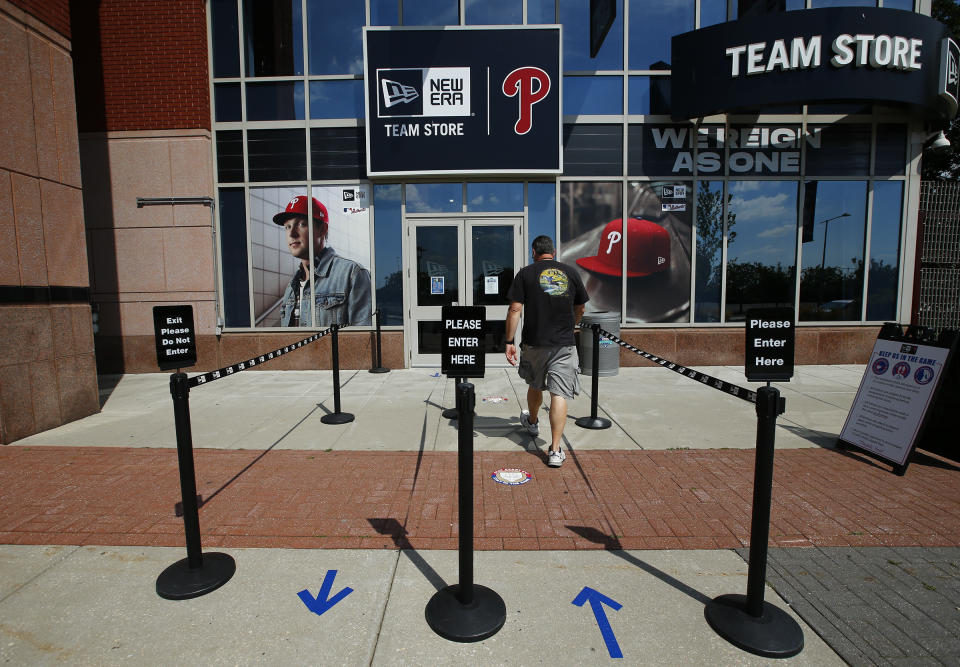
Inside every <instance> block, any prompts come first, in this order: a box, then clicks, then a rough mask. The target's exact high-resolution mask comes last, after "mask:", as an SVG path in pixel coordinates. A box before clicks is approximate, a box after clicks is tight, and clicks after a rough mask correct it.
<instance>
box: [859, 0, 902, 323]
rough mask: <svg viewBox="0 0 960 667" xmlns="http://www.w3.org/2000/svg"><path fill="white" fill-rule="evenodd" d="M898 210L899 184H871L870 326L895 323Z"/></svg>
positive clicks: (868, 309) (898, 238) (868, 292)
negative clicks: (872, 323) (873, 323)
mask: <svg viewBox="0 0 960 667" xmlns="http://www.w3.org/2000/svg"><path fill="white" fill-rule="evenodd" d="M884 6H886V5H884ZM902 207H903V182H902V181H875V182H874V184H873V217H872V219H871V221H870V270H869V273H868V274H867V275H868V278H867V319H868V320H871V321H874V322H895V321H896V320H897V278H898V276H899V274H900V219H901V211H902Z"/></svg>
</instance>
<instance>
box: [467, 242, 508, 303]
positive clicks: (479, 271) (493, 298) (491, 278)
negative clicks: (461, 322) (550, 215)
mask: <svg viewBox="0 0 960 667" xmlns="http://www.w3.org/2000/svg"><path fill="white" fill-rule="evenodd" d="M513 241H514V238H513V225H483V224H474V225H470V248H471V262H470V265H471V267H472V268H473V271H472V273H473V275H472V276H470V284H471V285H472V288H471V289H472V293H473V294H472V296H473V305H475V306H508V305H510V300H509V299H508V298H507V290H508V289H510V283H512V282H513V276H514V275H515V274H516V272H517V267H515V266H514V265H513Z"/></svg>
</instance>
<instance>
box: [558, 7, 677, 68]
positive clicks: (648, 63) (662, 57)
mask: <svg viewBox="0 0 960 667" xmlns="http://www.w3.org/2000/svg"><path fill="white" fill-rule="evenodd" d="M694 4H695V3H694V0H660V1H659V2H647V1H646V0H630V69H669V63H670V39H671V38H672V37H673V36H674V35H679V34H681V33H684V32H689V31H690V30H693V28H694V25H693V21H694ZM564 28H566V25H564ZM664 64H666V65H668V67H664V66H663V65H664Z"/></svg>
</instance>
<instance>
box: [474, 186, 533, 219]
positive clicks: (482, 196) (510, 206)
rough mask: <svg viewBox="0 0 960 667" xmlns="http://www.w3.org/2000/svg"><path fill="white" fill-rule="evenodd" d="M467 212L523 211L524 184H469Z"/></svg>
mask: <svg viewBox="0 0 960 667" xmlns="http://www.w3.org/2000/svg"><path fill="white" fill-rule="evenodd" d="M467 210H468V211H472V212H478V211H493V212H496V211H522V210H523V183H467Z"/></svg>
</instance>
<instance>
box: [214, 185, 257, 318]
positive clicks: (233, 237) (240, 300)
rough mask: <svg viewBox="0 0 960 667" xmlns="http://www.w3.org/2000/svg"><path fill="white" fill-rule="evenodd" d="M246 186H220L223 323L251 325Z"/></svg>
mask: <svg viewBox="0 0 960 667" xmlns="http://www.w3.org/2000/svg"><path fill="white" fill-rule="evenodd" d="M243 197H244V195H243V188H220V205H219V207H218V208H219V212H220V267H221V270H222V271H223V323H224V325H225V326H228V327H248V326H250V281H249V278H248V271H247V210H246V206H245V205H244V201H243Z"/></svg>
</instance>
